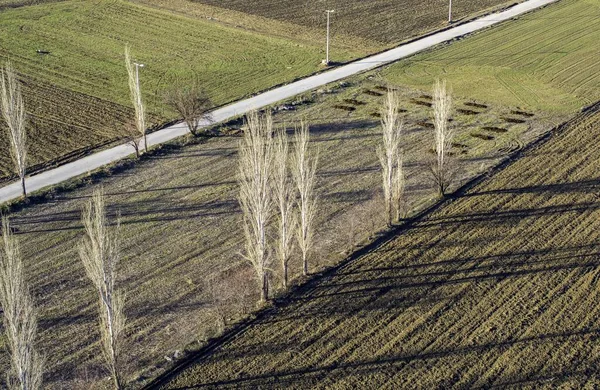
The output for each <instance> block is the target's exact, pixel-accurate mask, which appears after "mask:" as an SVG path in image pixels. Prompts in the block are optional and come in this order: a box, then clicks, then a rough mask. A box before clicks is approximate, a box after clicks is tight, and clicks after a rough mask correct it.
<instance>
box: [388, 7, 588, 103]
mask: <svg viewBox="0 0 600 390" xmlns="http://www.w3.org/2000/svg"><path fill="white" fill-rule="evenodd" d="M598 42H600V3H599V2H598V1H597V0H564V1H560V2H558V3H556V4H553V5H550V6H548V7H547V8H546V9H543V10H540V11H537V12H534V13H531V14H529V15H525V16H524V17H522V18H520V19H519V20H517V21H515V22H511V23H505V24H504V25H503V26H500V27H498V28H494V29H491V30H489V31H486V32H481V33H478V34H475V36H473V37H470V38H468V39H465V40H462V41H460V42H455V43H452V44H451V45H450V46H448V47H445V48H442V49H438V50H432V51H430V52H427V53H423V54H420V55H417V56H414V57H412V58H410V59H409V60H405V61H401V62H398V63H397V64H395V65H393V66H391V67H389V68H387V69H386V70H385V71H383V72H382V75H383V76H384V77H385V78H387V79H389V80H390V81H391V82H393V83H396V84H402V85H409V86H413V87H417V88H428V87H429V86H430V85H431V84H432V83H433V81H434V80H435V79H436V78H445V79H447V80H448V82H449V83H450V84H451V85H452V87H453V89H454V91H455V93H456V94H458V95H461V96H467V97H471V98H474V99H481V100H484V101H489V102H495V103H499V104H503V105H508V106H522V107H525V108H527V109H532V110H547V111H554V112H562V113H565V112H573V111H575V110H577V109H579V108H581V107H582V106H585V105H588V104H590V103H592V102H595V101H596V100H598V99H600V61H598Z"/></svg>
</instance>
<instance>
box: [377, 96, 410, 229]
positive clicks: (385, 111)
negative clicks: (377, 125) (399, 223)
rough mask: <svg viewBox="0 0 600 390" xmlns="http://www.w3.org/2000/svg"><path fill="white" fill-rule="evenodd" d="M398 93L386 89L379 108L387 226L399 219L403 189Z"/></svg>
mask: <svg viewBox="0 0 600 390" xmlns="http://www.w3.org/2000/svg"><path fill="white" fill-rule="evenodd" d="M398 100H399V99H398V93H397V92H396V91H394V90H391V89H390V90H388V93H387V96H386V99H385V102H384V106H383V108H382V110H381V128H382V129H383V139H382V141H383V142H382V144H381V145H379V147H378V148H377V156H378V157H379V162H380V164H381V170H382V179H383V196H384V200H385V212H386V219H387V223H388V226H391V225H392V223H393V222H394V218H395V219H396V220H399V219H400V210H401V206H402V205H401V201H402V194H403V190H404V176H403V171H402V158H401V150H400V140H401V137H400V136H401V134H402V120H401V119H400V116H399V114H398Z"/></svg>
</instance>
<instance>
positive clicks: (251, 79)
mask: <svg viewBox="0 0 600 390" xmlns="http://www.w3.org/2000/svg"><path fill="white" fill-rule="evenodd" d="M0 23H2V26H3V29H2V34H1V35H0V45H1V47H2V49H1V51H0V55H1V56H2V57H5V58H6V57H10V58H11V59H12V60H13V61H14V62H15V67H16V68H17V69H18V70H19V71H21V72H22V73H24V74H26V75H28V76H30V77H33V78H41V79H43V80H44V81H48V82H52V83H54V84H56V85H58V86H61V87H65V88H67V89H70V90H73V91H77V92H82V93H86V94H89V95H92V96H97V97H100V98H105V99H108V100H111V101H115V102H118V103H121V104H124V105H129V98H128V89H127V84H126V82H125V81H126V73H125V67H124V63H123V50H124V47H125V45H126V44H129V45H130V46H131V51H132V56H133V57H134V58H135V59H136V60H137V61H140V62H143V63H145V64H146V68H144V69H143V70H142V73H141V76H140V79H141V84H142V88H143V90H144V91H146V93H147V94H148V93H150V94H152V93H153V92H155V91H156V90H157V89H160V88H161V87H165V86H166V85H167V84H168V82H169V79H168V76H175V75H181V76H184V77H185V76H191V75H193V74H195V75H196V76H197V77H198V78H199V80H200V81H201V82H202V84H203V85H204V87H205V88H206V90H207V92H208V93H209V94H210V96H211V97H212V98H213V99H214V102H215V103H216V104H220V103H224V102H226V101H228V100H231V99H233V98H236V97H240V96H244V95H248V94H251V93H253V92H256V91H258V90H260V89H263V88H266V87H268V86H270V85H273V84H277V83H281V82H285V81H290V80H292V79H294V78H296V77H299V76H301V75H304V74H307V73H309V72H312V71H315V70H317V69H319V68H318V65H319V62H320V52H321V51H322V48H321V47H320V46H321V45H319V47H317V46H316V45H315V46H312V47H310V46H307V45H303V44H297V43H295V42H291V41H289V40H283V39H278V38H272V37H268V36H264V35H258V34H254V33H251V32H247V31H240V30H238V29H235V28H231V27H226V26H222V25H220V24H218V23H215V22H211V21H208V20H198V19H192V18H185V17H181V16H176V15H173V14H171V13H168V12H165V11H159V10H156V9H151V8H147V7H143V6H140V5H135V4H131V3H128V2H125V1H120V0H109V1H67V2H61V3H55V4H47V5H39V6H31V7H24V8H19V9H15V10H7V11H5V12H3V13H2V14H1V15H0ZM36 49H45V50H49V51H50V52H51V54H50V55H48V56H40V55H38V54H36V52H35V51H36ZM352 54H356V53H346V55H345V56H344V57H345V58H346V59H348V58H350V57H351V55H352ZM149 103H150V107H151V108H153V109H156V108H157V104H156V102H154V101H152V100H151V99H150V101H149Z"/></svg>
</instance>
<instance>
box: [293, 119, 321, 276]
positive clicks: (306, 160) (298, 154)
mask: <svg viewBox="0 0 600 390" xmlns="http://www.w3.org/2000/svg"><path fill="white" fill-rule="evenodd" d="M309 141H310V134H309V129H308V125H307V124H306V123H305V122H302V123H301V124H300V128H299V129H296V132H295V134H294V153H293V156H292V175H293V177H294V181H295V183H296V188H297V189H298V202H297V204H298V227H297V229H296V230H297V237H298V245H299V247H300V250H301V251H302V273H303V275H308V255H309V252H310V250H311V249H312V245H313V235H314V226H313V225H314V219H315V214H316V209H317V197H316V194H315V177H316V172H317V160H318V158H317V156H313V155H312V154H311V153H310V151H309V150H308V143H309Z"/></svg>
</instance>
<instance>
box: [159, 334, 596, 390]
mask: <svg viewBox="0 0 600 390" xmlns="http://www.w3.org/2000/svg"><path fill="white" fill-rule="evenodd" d="M598 337H600V329H598V328H593V329H583V330H571V331H565V332H556V333H544V334H539V335H535V336H525V337H521V338H518V339H514V340H512V339H508V340H504V341H499V342H493V343H486V344H480V345H471V346H462V347H452V348H447V349H438V350H435V351H427V352H424V351H414V352H412V353H411V352H410V351H409V352H407V353H402V354H398V355H393V354H388V355H384V356H380V357H377V358H374V359H370V360H362V361H358V362H351V363H342V362H336V363H333V364H329V365H318V366H316V367H312V366H310V367H302V368H298V369H293V370H276V369H275V370H273V371H272V372H269V373H266V374H262V375H248V374H247V373H246V372H243V371H242V372H239V373H238V374H237V378H235V379H234V378H231V379H225V380H219V381H214V382H207V383H202V384H198V385H194V386H188V387H171V389H172V390H175V389H177V390H183V389H199V388H261V387H273V386H275V387H277V388H282V387H287V386H295V387H298V386H301V387H304V386H308V387H310V386H314V385H315V384H316V383H318V381H319V380H320V379H322V378H324V377H327V378H328V380H341V379H343V378H345V377H347V376H350V375H351V376H353V377H357V376H368V375H370V374H375V373H376V374H378V375H383V374H384V373H385V372H387V373H388V374H392V375H393V374H394V373H396V372H397V371H398V370H399V369H400V368H402V367H405V366H406V365H407V364H409V363H412V362H414V361H423V362H426V361H433V360H438V359H449V358H452V359H461V358H462V357H463V356H466V355H470V354H482V353H486V352H490V351H493V350H499V351H500V350H504V349H507V348H511V347H515V346H520V347H523V348H524V347H529V348H537V347H539V346H540V345H543V344H551V345H556V344H559V343H560V344H562V343H566V342H569V341H570V340H576V339H581V338H593V339H597V338H598ZM269 351H270V349H269V348H264V353H265V354H266V355H268V354H269V353H270V352H269ZM244 353H245V352H244V351H243V350H240V351H238V355H239V356H244ZM214 358H220V359H223V358H224V356H215V357H214ZM582 358H585V357H582ZM570 365H571V368H574V369H575V370H571V369H568V370H567V369H566V370H565V371H564V372H563V374H562V375H558V377H565V376H566V375H569V374H570V373H571V372H572V371H575V372H576V371H577V369H576V368H577V362H576V361H575V362H570ZM598 372H599V370H598V369H596V370H595V373H598ZM540 379H543V378H540ZM530 381H531V380H530ZM516 382H517V383H518V382H519V381H516ZM533 382H536V381H535V380H533Z"/></svg>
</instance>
